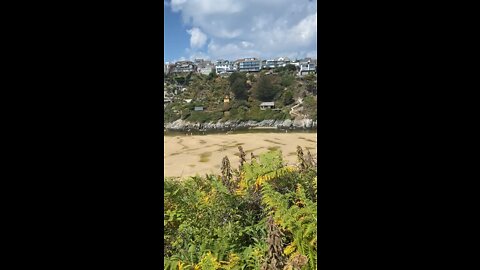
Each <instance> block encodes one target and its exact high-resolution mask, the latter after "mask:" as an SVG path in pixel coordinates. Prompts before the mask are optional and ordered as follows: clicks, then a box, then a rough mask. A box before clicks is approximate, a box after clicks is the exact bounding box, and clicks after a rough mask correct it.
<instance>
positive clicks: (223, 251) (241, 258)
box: [164, 147, 317, 270]
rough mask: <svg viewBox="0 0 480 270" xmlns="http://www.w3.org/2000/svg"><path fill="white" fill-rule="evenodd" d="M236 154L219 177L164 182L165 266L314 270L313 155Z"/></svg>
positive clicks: (241, 152)
mask: <svg viewBox="0 0 480 270" xmlns="http://www.w3.org/2000/svg"><path fill="white" fill-rule="evenodd" d="M307 151H308V150H307ZM239 156H240V159H241V165H240V167H239V168H238V169H233V168H231V167H230V161H229V160H228V158H227V157H225V158H224V159H223V161H222V173H221V175H217V176H213V175H210V176H206V177H193V178H189V179H186V180H183V181H178V180H175V179H165V180H164V183H165V188H164V205H165V209H164V269H203V270H207V269H208V270H214V269H317V253H316V251H317V227H316V225H317V177H316V175H317V171H316V162H315V160H314V159H313V158H312V157H311V155H310V153H309V152H307V153H306V154H304V153H303V150H302V149H301V148H300V147H298V148H297V156H298V161H299V163H298V166H295V167H287V166H284V164H283V160H282V155H281V153H280V152H275V151H273V152H269V153H265V154H263V155H261V156H260V157H257V158H255V157H254V156H253V155H252V158H251V160H250V162H248V161H247V160H246V157H245V153H244V152H243V149H242V148H241V147H239Z"/></svg>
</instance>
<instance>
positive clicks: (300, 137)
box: [163, 133, 317, 177]
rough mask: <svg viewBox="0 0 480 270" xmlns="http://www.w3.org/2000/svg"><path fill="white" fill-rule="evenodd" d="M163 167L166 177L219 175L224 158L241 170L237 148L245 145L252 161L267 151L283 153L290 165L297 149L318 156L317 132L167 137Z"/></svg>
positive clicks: (165, 137)
mask: <svg viewBox="0 0 480 270" xmlns="http://www.w3.org/2000/svg"><path fill="white" fill-rule="evenodd" d="M163 145H164V147H165V148H164V149H165V152H164V165H165V167H164V168H165V176H166V177H186V176H194V175H197V174H198V175H201V176H204V175H205V174H207V173H208V174H219V173H220V166H221V163H222V159H223V157H224V156H228V158H229V160H230V162H231V164H232V166H234V167H238V165H239V155H238V146H240V145H241V146H242V147H243V150H244V151H245V152H246V154H247V160H250V153H251V152H253V153H254V154H255V155H256V156H258V155H259V154H261V153H264V152H267V151H268V150H277V149H279V150H281V151H282V153H283V157H284V160H285V161H286V162H288V163H289V164H295V163H296V161H297V157H296V149H297V145H300V146H301V147H302V148H303V149H304V152H306V149H308V150H309V151H310V153H311V154H312V155H313V156H314V157H316V156H317V134H316V133H245V134H228V135H226V134H211V135H194V136H175V137H174V136H164V137H163Z"/></svg>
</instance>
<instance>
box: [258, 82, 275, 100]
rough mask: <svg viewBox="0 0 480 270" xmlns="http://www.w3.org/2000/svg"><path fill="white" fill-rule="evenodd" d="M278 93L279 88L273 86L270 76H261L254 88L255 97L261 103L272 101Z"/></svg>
mask: <svg viewBox="0 0 480 270" xmlns="http://www.w3.org/2000/svg"><path fill="white" fill-rule="evenodd" d="M277 92H278V88H277V87H275V86H274V85H273V83H272V80H271V78H270V77H269V76H261V77H260V78H259V79H258V81H257V84H256V85H255V88H254V94H255V97H256V98H257V99H258V100H260V101H272V100H273V99H274V97H275V96H276V95H277Z"/></svg>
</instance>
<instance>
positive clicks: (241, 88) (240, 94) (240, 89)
mask: <svg viewBox="0 0 480 270" xmlns="http://www.w3.org/2000/svg"><path fill="white" fill-rule="evenodd" d="M232 92H233V94H234V95H235V98H236V99H240V100H246V99H247V98H248V94H247V83H246V81H245V80H243V79H241V78H238V79H236V80H235V81H234V82H233V84H232Z"/></svg>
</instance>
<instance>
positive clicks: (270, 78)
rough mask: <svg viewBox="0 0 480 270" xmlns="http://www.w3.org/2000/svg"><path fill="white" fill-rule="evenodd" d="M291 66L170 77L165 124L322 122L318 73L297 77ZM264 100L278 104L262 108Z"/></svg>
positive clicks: (166, 87)
mask: <svg viewBox="0 0 480 270" xmlns="http://www.w3.org/2000/svg"><path fill="white" fill-rule="evenodd" d="M296 73H297V72H296V70H295V69H294V68H290V67H289V66H287V67H285V68H277V69H275V70H269V71H267V70H263V71H261V72H258V73H239V72H234V73H232V74H230V75H227V76H217V75H215V74H214V73H211V74H210V75H208V76H207V75H202V74H197V73H189V74H187V75H169V76H166V77H165V81H164V96H165V97H166V99H167V100H168V101H170V100H171V101H172V102H171V103H165V109H164V121H165V122H166V123H168V122H173V121H175V120H178V119H182V120H186V121H189V122H197V123H204V122H217V121H219V120H222V121H227V120H241V121H249V120H253V121H262V120H285V119H291V120H294V119H303V118H309V119H313V120H316V118H317V109H316V103H317V96H316V93H317V87H316V82H317V75H316V74H309V75H306V76H304V77H298V76H297V75H296ZM262 102H274V107H273V108H268V109H265V110H262V109H261V108H260V104H261V103H262Z"/></svg>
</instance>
